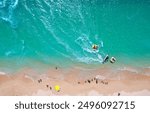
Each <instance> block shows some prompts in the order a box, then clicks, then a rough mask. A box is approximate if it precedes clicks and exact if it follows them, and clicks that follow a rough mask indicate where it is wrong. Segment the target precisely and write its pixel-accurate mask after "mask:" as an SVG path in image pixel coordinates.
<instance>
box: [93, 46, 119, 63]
mask: <svg viewBox="0 0 150 113" xmlns="http://www.w3.org/2000/svg"><path fill="white" fill-rule="evenodd" d="M92 49H93V50H94V51H96V50H98V49H99V47H98V45H97V44H93V45H92ZM108 60H109V56H108V55H106V56H105V58H104V59H103V62H102V63H103V64H104V63H106V62H108ZM115 61H116V58H115V57H111V59H110V63H115Z"/></svg>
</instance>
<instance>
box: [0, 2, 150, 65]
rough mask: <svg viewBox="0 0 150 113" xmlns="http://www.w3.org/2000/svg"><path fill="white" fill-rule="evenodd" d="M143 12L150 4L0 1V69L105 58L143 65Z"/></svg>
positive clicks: (149, 60)
mask: <svg viewBox="0 0 150 113" xmlns="http://www.w3.org/2000/svg"><path fill="white" fill-rule="evenodd" d="M149 11H150V0H0V61H1V64H0V67H12V66H14V67H15V66H22V65H23V66H29V65H32V64H36V63H33V62H36V61H37V62H40V63H44V64H46V65H67V64H75V63H77V64H78V63H83V64H88V65H91V64H98V65H101V63H102V61H103V58H104V57H105V55H106V54H108V55H109V56H110V57H111V56H115V57H116V58H117V63H118V64H127V65H132V64H135V65H143V66H145V65H146V66H149V65H150V12H149ZM92 44H98V45H99V47H100V48H99V50H97V51H93V50H92V49H91V46H92ZM32 61H33V62H32ZM31 62H32V63H31ZM36 65H37V64H36Z"/></svg>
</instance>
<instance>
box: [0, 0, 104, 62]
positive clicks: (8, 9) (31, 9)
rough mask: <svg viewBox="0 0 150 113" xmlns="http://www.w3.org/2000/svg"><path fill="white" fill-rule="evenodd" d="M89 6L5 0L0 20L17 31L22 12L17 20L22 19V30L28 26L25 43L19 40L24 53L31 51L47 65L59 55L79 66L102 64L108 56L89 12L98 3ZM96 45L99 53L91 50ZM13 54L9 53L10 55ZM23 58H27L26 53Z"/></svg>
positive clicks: (43, 0) (0, 7) (60, 0)
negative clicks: (79, 63)
mask: <svg viewBox="0 0 150 113" xmlns="http://www.w3.org/2000/svg"><path fill="white" fill-rule="evenodd" d="M89 2H90V1H89ZM89 2H85V3H83V1H82V0H77V1H70V0H58V1H57V0H56V1H53V0H50V1H46V0H33V1H29V0H23V1H19V0H3V1H0V18H1V19H2V20H4V21H6V22H9V23H10V24H11V26H13V27H14V26H16V25H17V24H16V18H15V16H14V15H15V14H14V13H15V10H17V7H19V8H20V10H19V11H22V12H19V11H18V10H17V11H18V12H19V14H18V16H19V17H20V18H21V17H23V18H22V24H23V25H22V26H23V27H24V26H25V27H24V28H26V30H27V33H28V34H26V38H23V39H22V37H19V36H18V37H19V38H18V39H19V40H21V41H20V42H21V44H22V45H23V46H22V52H23V51H27V48H28V49H30V50H32V51H34V54H36V55H37V56H40V58H41V59H43V60H44V61H45V59H46V60H47V61H48V60H49V59H48V57H49V56H52V55H53V54H54V53H55V54H56V53H57V54H59V56H60V58H61V57H65V58H67V59H69V60H72V61H76V62H84V63H102V62H103V57H104V56H105V54H104V52H103V51H102V48H103V41H102V40H101V39H100V38H99V36H98V33H97V30H95V29H96V28H94V27H95V25H94V24H95V23H96V22H93V21H96V20H93V19H91V18H93V16H94V15H92V13H93V10H91V9H90V8H92V7H94V6H93V4H96V2H95V3H94V2H93V0H92V2H91V3H89ZM21 6H23V7H21ZM23 11H24V12H23ZM24 14H26V17H25V16H24ZM16 15H17V14H16ZM31 31H32V32H33V33H31ZM91 34H94V35H95V36H92V35H91ZM29 35H32V36H29ZM29 40H30V41H29ZM94 42H96V44H97V45H98V46H99V50H96V51H94V50H92V45H93V44H94ZM33 43H35V44H33ZM38 44H39V46H38ZM12 51H14V50H12ZM32 51H30V52H32ZM10 53H11V52H8V53H7V55H9V54H10ZM46 53H47V54H46ZM20 54H21V55H23V56H25V55H26V54H27V53H26V54H25V53H20ZM21 60H22V57H21Z"/></svg>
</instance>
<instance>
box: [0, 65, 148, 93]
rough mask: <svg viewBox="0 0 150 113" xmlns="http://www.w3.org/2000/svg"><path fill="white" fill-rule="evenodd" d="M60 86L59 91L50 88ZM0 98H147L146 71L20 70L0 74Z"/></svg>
mask: <svg viewBox="0 0 150 113" xmlns="http://www.w3.org/2000/svg"><path fill="white" fill-rule="evenodd" d="M55 85H59V86H60V91H56V90H55V89H54V86H55ZM0 95H3V96H7V95H8V96H22V95H28V96H36V95H37V96H41V95H44V96H47V95H49V96H51V95H79V96H81V95H85V96H86V95H91V96H96V95H113V96H123V95H135V96H136V95H141V96H143V95H150V68H146V69H135V68H131V67H126V68H122V69H112V68H106V67H105V68H99V69H89V70H88V69H82V68H72V69H61V68H56V67H55V68H53V69H52V68H51V69H48V70H47V71H46V72H45V73H38V72H36V71H35V70H31V69H23V70H20V71H18V72H16V73H13V74H7V73H5V72H1V73H0Z"/></svg>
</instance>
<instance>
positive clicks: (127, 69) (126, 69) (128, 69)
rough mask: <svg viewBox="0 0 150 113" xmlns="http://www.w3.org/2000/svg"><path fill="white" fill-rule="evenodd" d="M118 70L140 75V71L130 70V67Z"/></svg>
mask: <svg viewBox="0 0 150 113" xmlns="http://www.w3.org/2000/svg"><path fill="white" fill-rule="evenodd" d="M117 70H119V71H130V72H133V73H139V71H138V70H136V69H134V68H130V67H123V68H119V69H117Z"/></svg>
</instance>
